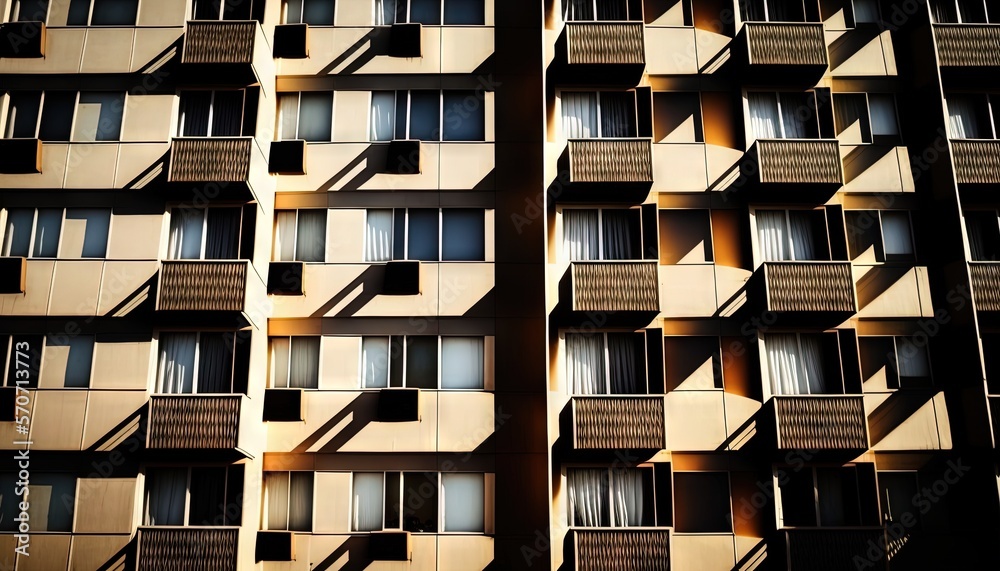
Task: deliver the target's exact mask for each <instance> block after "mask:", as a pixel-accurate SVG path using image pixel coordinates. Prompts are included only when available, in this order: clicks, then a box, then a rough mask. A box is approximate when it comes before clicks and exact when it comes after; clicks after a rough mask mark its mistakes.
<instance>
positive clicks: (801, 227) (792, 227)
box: [754, 210, 830, 262]
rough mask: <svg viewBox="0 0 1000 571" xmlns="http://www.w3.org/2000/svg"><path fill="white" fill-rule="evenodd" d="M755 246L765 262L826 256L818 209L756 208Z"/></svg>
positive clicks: (822, 218)
mask: <svg viewBox="0 0 1000 571" xmlns="http://www.w3.org/2000/svg"><path fill="white" fill-rule="evenodd" d="M754 219H755V220H756V223H757V248H758V251H759V254H760V256H759V257H760V259H762V260H763V261H766V262H777V261H783V260H784V261H790V260H829V259H830V256H829V248H828V247H827V234H826V216H825V214H824V213H823V211H821V210H757V211H756V212H755V213H754Z"/></svg>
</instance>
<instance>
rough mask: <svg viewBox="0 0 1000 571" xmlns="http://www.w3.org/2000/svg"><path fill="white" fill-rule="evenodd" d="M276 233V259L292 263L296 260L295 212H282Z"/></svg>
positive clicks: (279, 212) (278, 217) (279, 215)
mask: <svg viewBox="0 0 1000 571" xmlns="http://www.w3.org/2000/svg"><path fill="white" fill-rule="evenodd" d="M276 219H277V228H276V229H275V232H274V259H275V260H277V261H280V262H290V261H292V260H294V259H295V211H294V210H280V211H278V213H277V216H276Z"/></svg>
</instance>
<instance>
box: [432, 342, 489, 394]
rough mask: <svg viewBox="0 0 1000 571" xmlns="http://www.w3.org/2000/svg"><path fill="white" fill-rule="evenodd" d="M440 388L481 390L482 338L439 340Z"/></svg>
mask: <svg viewBox="0 0 1000 571" xmlns="http://www.w3.org/2000/svg"><path fill="white" fill-rule="evenodd" d="M441 388H442V389H481V388H483V338H482V337H442V338H441Z"/></svg>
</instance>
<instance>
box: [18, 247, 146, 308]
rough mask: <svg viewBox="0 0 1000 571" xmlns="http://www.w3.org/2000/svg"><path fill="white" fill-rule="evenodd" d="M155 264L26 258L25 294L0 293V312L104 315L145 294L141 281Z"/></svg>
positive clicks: (139, 298) (144, 280)
mask: <svg viewBox="0 0 1000 571" xmlns="http://www.w3.org/2000/svg"><path fill="white" fill-rule="evenodd" d="M157 266H158V264H157V262H155V261H127V262H126V261H101V260H56V261H53V260H28V270H27V277H26V284H27V287H26V290H27V291H26V293H25V294H24V295H23V296H13V295H4V296H0V315H67V316H71V315H88V316H90V315H95V316H99V315H108V314H109V312H110V311H111V310H112V309H114V308H115V307H118V306H119V305H121V304H123V302H125V301H130V300H141V299H143V298H144V297H145V296H148V295H149V289H148V286H143V285H142V284H144V283H145V282H147V281H148V280H149V279H150V278H152V277H153V276H154V275H155V274H156V271H157ZM129 305H130V304H129ZM121 311H122V312H127V311H128V307H124V308H123V309H122V310H121ZM122 314H123V313H117V315H122Z"/></svg>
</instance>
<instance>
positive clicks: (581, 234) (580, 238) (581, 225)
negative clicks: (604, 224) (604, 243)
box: [562, 208, 601, 261]
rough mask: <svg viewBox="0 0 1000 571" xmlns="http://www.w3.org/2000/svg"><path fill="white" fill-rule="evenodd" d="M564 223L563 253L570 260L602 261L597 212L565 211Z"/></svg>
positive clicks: (572, 209)
mask: <svg viewBox="0 0 1000 571" xmlns="http://www.w3.org/2000/svg"><path fill="white" fill-rule="evenodd" d="M562 223H563V253H564V255H565V256H566V257H567V258H568V259H570V260H574V261H575V260H599V259H601V253H600V237H599V232H598V224H597V211H596V210H583V209H579V208H571V209H566V210H563V215H562Z"/></svg>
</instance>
